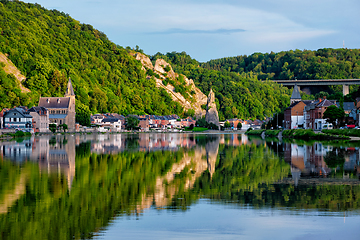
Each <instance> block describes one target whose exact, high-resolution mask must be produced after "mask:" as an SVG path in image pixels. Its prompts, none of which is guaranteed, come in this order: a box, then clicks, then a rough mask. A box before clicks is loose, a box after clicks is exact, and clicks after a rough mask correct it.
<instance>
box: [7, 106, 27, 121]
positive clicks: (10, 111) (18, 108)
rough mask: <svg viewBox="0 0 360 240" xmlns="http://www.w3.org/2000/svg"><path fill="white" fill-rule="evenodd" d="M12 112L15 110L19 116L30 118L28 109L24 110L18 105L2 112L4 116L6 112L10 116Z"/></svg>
mask: <svg viewBox="0 0 360 240" xmlns="http://www.w3.org/2000/svg"><path fill="white" fill-rule="evenodd" d="M14 112H15V113H16V112H18V113H19V114H20V115H21V116H23V117H24V118H32V116H31V115H30V114H29V112H28V111H26V110H25V109H23V108H20V107H16V108H14V109H10V110H9V111H7V112H5V113H4V117H6V116H7V115H8V114H9V115H10V116H12V115H13V113H14Z"/></svg>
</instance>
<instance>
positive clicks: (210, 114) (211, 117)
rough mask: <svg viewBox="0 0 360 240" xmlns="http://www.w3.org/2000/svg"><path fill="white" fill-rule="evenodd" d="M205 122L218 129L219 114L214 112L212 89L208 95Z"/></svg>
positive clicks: (214, 104)
mask: <svg viewBox="0 0 360 240" xmlns="http://www.w3.org/2000/svg"><path fill="white" fill-rule="evenodd" d="M205 121H207V122H208V123H213V124H215V125H216V126H218V127H219V126H220V124H219V114H218V111H217V110H216V103H215V93H214V92H213V90H212V89H210V93H209V96H208V99H207V104H206V115H205Z"/></svg>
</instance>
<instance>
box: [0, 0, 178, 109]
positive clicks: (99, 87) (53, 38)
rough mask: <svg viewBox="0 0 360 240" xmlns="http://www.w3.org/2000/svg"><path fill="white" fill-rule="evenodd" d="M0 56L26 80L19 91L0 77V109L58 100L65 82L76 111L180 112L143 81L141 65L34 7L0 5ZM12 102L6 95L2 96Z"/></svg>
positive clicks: (84, 29)
mask: <svg viewBox="0 0 360 240" xmlns="http://www.w3.org/2000/svg"><path fill="white" fill-rule="evenodd" d="M0 33H1V34H0V52H2V53H4V54H6V55H7V56H8V57H9V59H10V60H11V61H12V62H13V63H14V65H15V66H16V67H17V68H19V70H20V71H21V72H22V74H23V75H25V76H26V78H27V79H26V81H25V82H24V85H25V86H26V87H27V88H29V89H30V90H31V92H30V93H21V91H19V86H17V85H16V84H15V83H14V84H13V83H12V80H11V79H10V80H8V78H12V77H11V76H7V74H5V73H3V72H2V70H1V69H0V71H1V72H0V74H2V75H6V78H5V77H2V78H1V81H2V84H1V87H0V99H1V100H0V107H2V108H3V107H12V106H15V105H26V106H33V105H37V102H38V99H39V97H40V95H41V96H43V97H46V96H63V94H64V92H65V89H66V83H67V79H68V78H69V77H70V78H71V79H72V82H73V85H74V91H75V94H76V100H77V107H80V108H84V107H85V108H87V107H89V109H90V110H91V112H93V113H96V112H117V113H121V114H124V115H127V114H129V113H133V114H144V113H147V114H158V115H167V114H173V113H175V114H182V112H183V109H182V106H181V105H180V104H179V103H177V102H175V101H172V99H171V97H170V96H169V94H168V93H167V92H166V91H165V90H164V89H161V88H157V87H156V83H155V80H154V79H152V78H150V79H147V78H146V72H145V71H144V70H143V69H142V65H141V63H140V62H139V61H137V60H136V59H135V58H134V57H133V56H131V55H130V54H129V52H131V50H130V49H124V48H123V47H121V46H118V45H116V44H114V43H112V42H111V41H109V40H108V39H107V37H106V35H105V34H104V33H102V32H100V31H98V30H96V29H94V28H93V27H92V26H91V25H88V24H81V23H80V22H78V21H76V20H74V19H73V18H71V17H70V16H68V15H67V14H65V13H61V12H59V11H57V10H47V9H45V8H43V7H41V6H40V5H38V4H28V3H24V2H20V1H16V2H12V1H0ZM9 93H10V95H11V96H12V98H10V97H8V95H9Z"/></svg>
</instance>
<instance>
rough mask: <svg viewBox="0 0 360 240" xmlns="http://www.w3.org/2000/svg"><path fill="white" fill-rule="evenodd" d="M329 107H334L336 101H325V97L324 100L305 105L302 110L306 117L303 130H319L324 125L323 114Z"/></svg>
mask: <svg viewBox="0 0 360 240" xmlns="http://www.w3.org/2000/svg"><path fill="white" fill-rule="evenodd" d="M331 105H336V101H335V100H334V101H332V100H327V99H326V98H325V97H324V99H319V101H316V102H314V103H311V104H309V105H307V106H306V107H305V108H304V111H306V113H305V114H306V116H307V117H306V121H305V128H306V129H313V130H321V129H322V128H323V127H324V125H325V124H326V119H323V116H324V112H325V111H326V109H327V108H328V107H329V106H331Z"/></svg>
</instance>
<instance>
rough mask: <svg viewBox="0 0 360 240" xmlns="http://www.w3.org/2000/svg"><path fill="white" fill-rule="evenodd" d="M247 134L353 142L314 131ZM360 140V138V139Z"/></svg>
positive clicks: (278, 131)
mask: <svg viewBox="0 0 360 240" xmlns="http://www.w3.org/2000/svg"><path fill="white" fill-rule="evenodd" d="M245 134H247V135H258V136H264V137H282V138H293V139H302V140H336V139H340V140H351V138H350V137H349V136H345V135H336V134H329V133H324V132H314V131H313V130H312V129H288V130H283V131H281V130H265V129H260V130H250V131H247V132H246V133H245ZM359 140H360V138H359Z"/></svg>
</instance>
